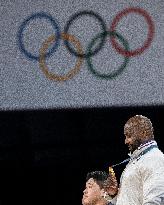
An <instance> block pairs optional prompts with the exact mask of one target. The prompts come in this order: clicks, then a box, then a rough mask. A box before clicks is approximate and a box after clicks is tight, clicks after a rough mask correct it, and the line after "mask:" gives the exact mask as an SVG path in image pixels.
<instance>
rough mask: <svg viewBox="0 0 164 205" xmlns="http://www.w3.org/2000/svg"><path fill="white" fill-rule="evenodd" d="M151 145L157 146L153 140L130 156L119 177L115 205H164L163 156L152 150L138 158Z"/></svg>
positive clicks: (154, 149) (155, 149) (159, 152)
mask: <svg viewBox="0 0 164 205" xmlns="http://www.w3.org/2000/svg"><path fill="white" fill-rule="evenodd" d="M151 145H157V144H156V142H155V141H154V140H153V141H151V142H149V143H147V144H145V145H143V146H140V147H139V148H138V149H137V150H135V151H134V152H133V154H132V155H131V160H130V162H129V163H128V164H127V166H126V168H125V170H124V171H123V173H122V176H121V180H120V188H119V192H118V194H117V197H116V203H115V204H116V205H164V154H163V153H162V152H161V151H160V150H159V149H158V148H152V149H151V150H149V151H148V152H146V153H145V154H143V155H141V156H139V155H140V154H141V152H142V151H143V150H145V149H147V148H148V147H150V146H151ZM138 156H139V157H138Z"/></svg>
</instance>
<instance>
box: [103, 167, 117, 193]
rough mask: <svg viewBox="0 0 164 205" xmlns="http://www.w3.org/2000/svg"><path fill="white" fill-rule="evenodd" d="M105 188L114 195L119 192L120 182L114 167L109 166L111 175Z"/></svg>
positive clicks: (105, 183)
mask: <svg viewBox="0 0 164 205" xmlns="http://www.w3.org/2000/svg"><path fill="white" fill-rule="evenodd" d="M104 190H105V191H106V192H107V193H108V194H109V195H110V196H114V195H116V194H117V192H118V182H117V179H116V176H115V173H114V171H113V169H112V168H111V167H110V168H109V177H108V178H107V180H106V181H105V182H104Z"/></svg>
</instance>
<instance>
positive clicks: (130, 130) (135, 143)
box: [124, 123, 142, 152]
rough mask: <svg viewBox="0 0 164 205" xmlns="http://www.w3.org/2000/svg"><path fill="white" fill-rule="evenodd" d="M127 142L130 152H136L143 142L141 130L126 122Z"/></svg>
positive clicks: (125, 133)
mask: <svg viewBox="0 0 164 205" xmlns="http://www.w3.org/2000/svg"><path fill="white" fill-rule="evenodd" d="M124 135H125V144H126V145H127V146H128V148H129V151H130V152H134V150H136V149H137V148H138V147H139V146H140V145H141V144H142V141H141V139H140V138H139V132H138V131H137V130H136V129H135V127H134V126H133V124H128V123H127V124H125V127H124Z"/></svg>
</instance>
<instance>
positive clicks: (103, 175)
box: [86, 171, 109, 189]
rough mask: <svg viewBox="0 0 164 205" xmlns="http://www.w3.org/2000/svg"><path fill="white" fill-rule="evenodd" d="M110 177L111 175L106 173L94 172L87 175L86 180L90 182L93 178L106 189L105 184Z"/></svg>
mask: <svg viewBox="0 0 164 205" xmlns="http://www.w3.org/2000/svg"><path fill="white" fill-rule="evenodd" d="M108 177H109V175H108V174H107V173H106V172H104V171H93V172H89V173H88V174H87V177H86V180H87V181H88V180H89V179H90V178H93V179H94V181H95V182H96V183H97V184H98V185H99V187H100V188H101V189H102V188H104V182H105V181H106V180H107V179H108Z"/></svg>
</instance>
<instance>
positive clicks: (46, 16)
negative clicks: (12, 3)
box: [17, 12, 60, 61]
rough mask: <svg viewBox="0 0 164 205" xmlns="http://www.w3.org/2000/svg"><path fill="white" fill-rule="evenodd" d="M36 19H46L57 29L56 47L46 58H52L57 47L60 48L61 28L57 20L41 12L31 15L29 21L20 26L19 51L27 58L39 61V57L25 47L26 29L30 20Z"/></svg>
mask: <svg viewBox="0 0 164 205" xmlns="http://www.w3.org/2000/svg"><path fill="white" fill-rule="evenodd" d="M35 18H45V19H48V20H49V21H50V22H51V24H52V25H53V27H54V29H55V43H54V46H53V47H52V48H51V50H50V51H49V52H47V53H46V55H45V57H50V55H51V54H52V53H53V52H55V51H56V49H57V47H58V46H59V41H60V28H59V26H58V24H57V22H56V20H54V19H53V17H52V16H51V15H49V14H46V13H44V12H40V13H35V14H33V15H31V16H30V17H28V18H27V19H25V20H24V21H23V23H22V24H21V25H20V27H19V30H18V36H17V37H18V45H19V49H20V50H21V51H22V52H23V53H24V54H25V55H26V57H28V58H29V59H32V60H37V61H38V60H39V56H36V55H33V54H31V53H30V52H28V51H27V50H26V48H25V46H24V43H23V40H22V39H23V31H24V29H25V27H26V25H27V24H28V23H29V22H30V20H33V19H35Z"/></svg>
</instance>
